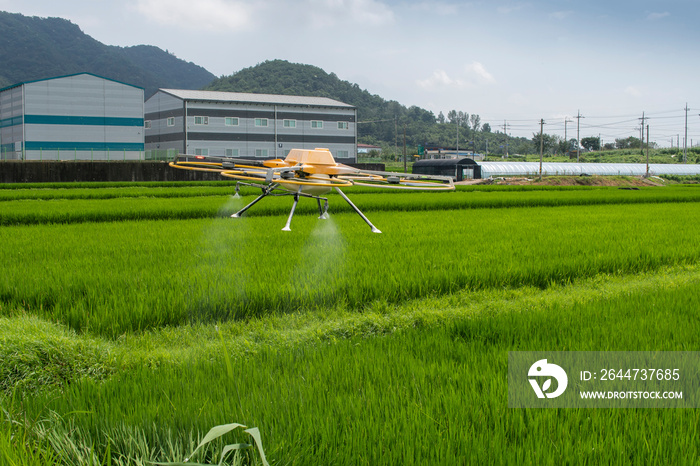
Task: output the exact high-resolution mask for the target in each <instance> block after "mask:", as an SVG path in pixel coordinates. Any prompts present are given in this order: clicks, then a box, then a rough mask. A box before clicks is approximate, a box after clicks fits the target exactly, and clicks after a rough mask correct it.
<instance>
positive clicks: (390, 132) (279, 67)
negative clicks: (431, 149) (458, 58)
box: [206, 60, 435, 145]
mask: <svg viewBox="0 0 700 466" xmlns="http://www.w3.org/2000/svg"><path fill="white" fill-rule="evenodd" d="M206 89H208V90H212V91H229V92H253V93H261V94H283V95H306V96H317V97H328V98H331V99H335V100H339V101H341V102H345V103H347V104H350V105H354V106H355V107H357V110H358V111H357V113H358V121H360V122H369V121H373V122H374V123H362V124H360V125H359V126H358V128H359V130H358V136H359V137H360V139H361V141H362V142H367V143H381V142H385V143H389V142H392V143H393V142H394V140H395V136H396V134H395V133H396V124H395V120H394V119H395V118H397V121H398V122H400V123H401V125H403V122H404V121H405V120H407V119H408V120H410V122H411V126H412V130H417V129H418V127H419V126H424V125H428V126H432V125H434V124H435V115H434V114H433V113H432V112H430V111H428V110H425V109H422V108H419V107H411V108H406V107H405V106H403V105H401V104H399V103H398V102H396V101H387V100H385V99H383V98H381V97H380V96H378V95H374V94H371V93H369V92H368V91H366V90H363V89H360V86H358V85H357V84H353V83H350V82H348V81H343V80H341V79H340V78H338V76H336V75H335V73H327V72H326V71H324V70H322V69H321V68H318V67H316V66H312V65H303V64H297V63H290V62H288V61H285V60H270V61H265V62H263V63H260V64H258V65H256V66H253V67H250V68H245V69H242V70H241V71H239V72H237V73H235V74H233V75H231V76H224V77H221V78H218V79H216V80H214V81H213V82H212V83H211V84H209V86H207V88H206ZM377 120H383V121H377ZM410 134H411V140H410V141H409V144H412V143H414V142H415V144H416V145H417V144H420V143H422V140H420V137H419V136H418V135H415V131H411V132H410ZM414 135H415V137H414ZM413 139H415V141H414V140H413ZM402 144H403V142H402Z"/></svg>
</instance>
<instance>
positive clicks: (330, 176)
mask: <svg viewBox="0 0 700 466" xmlns="http://www.w3.org/2000/svg"><path fill="white" fill-rule="evenodd" d="M170 166H171V167H175V168H182V169H186V170H197V171H208V172H218V173H220V174H221V175H222V176H225V177H228V178H233V179H234V180H236V181H237V183H236V193H238V192H239V189H240V188H239V186H241V185H243V186H252V187H256V188H260V189H261V191H262V193H261V194H260V195H259V196H258V197H257V198H255V199H254V200H253V201H252V202H251V203H250V204H248V205H246V206H245V207H243V208H242V209H241V210H239V211H238V212H236V213H235V214H233V215H231V217H233V218H238V217H240V216H241V215H242V214H243V213H244V212H245V211H247V210H248V209H250V208H251V207H252V206H253V205H255V204H256V203H257V202H259V201H260V200H262V199H263V198H264V197H266V196H294V203H293V204H292V210H291V212H290V213H289V218H288V219H287V223H286V225H285V226H284V228H283V229H282V230H284V231H291V228H290V225H291V223H292V217H293V216H294V211H295V210H296V207H297V204H298V203H299V198H300V197H308V198H311V199H316V201H317V202H318V210H319V212H320V216H319V219H326V218H328V198H325V197H321V195H323V194H327V193H329V192H331V191H332V190H333V189H335V190H336V191H337V192H338V194H340V196H341V197H342V198H343V199H344V200H345V201H346V202H347V203H348V204H350V206H351V207H352V208H353V210H354V211H355V212H357V214H358V215H359V216H360V217H361V218H362V219H363V220H364V221H365V222H366V223H367V225H369V226H370V228H371V229H372V232H373V233H381V231H379V229H378V228H377V227H375V226H374V225H373V224H372V222H370V221H369V219H368V218H367V217H366V216H365V215H364V214H363V213H362V211H361V210H360V209H358V208H357V206H356V205H355V204H353V203H352V201H351V200H350V199H348V197H347V196H346V195H345V193H343V192H342V191H341V190H340V188H342V187H348V186H353V185H357V186H374V187H379V188H387V189H409V190H432V191H447V190H454V183H453V181H452V178H450V177H445V176H426V175H413V174H407V173H392V172H380V171H367V170H361V169H358V168H354V167H350V166H348V165H343V164H340V163H336V162H335V160H334V159H333V155H332V154H331V152H330V151H329V150H328V149H313V150H306V149H292V150H291V151H290V152H289V154H288V155H287V157H286V158H285V159H284V160H282V159H273V160H265V161H259V160H242V159H233V158H228V157H207V156H201V155H197V156H192V155H180V156H179V157H178V159H177V160H176V161H175V162H171V163H170ZM321 201H324V204H323V207H322V206H321Z"/></svg>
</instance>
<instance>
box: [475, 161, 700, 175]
mask: <svg viewBox="0 0 700 466" xmlns="http://www.w3.org/2000/svg"><path fill="white" fill-rule="evenodd" d="M479 165H480V166H481V175H482V177H484V178H488V177H489V176H535V175H538V174H539V172H540V163H539V162H479ZM646 171H647V166H646V164H645V163H554V162H544V163H542V174H543V175H581V174H586V175H626V176H635V175H637V176H638V175H644V174H646ZM649 173H650V174H652V175H700V165H696V164H658V163H652V164H649Z"/></svg>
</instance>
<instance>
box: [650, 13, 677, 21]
mask: <svg viewBox="0 0 700 466" xmlns="http://www.w3.org/2000/svg"><path fill="white" fill-rule="evenodd" d="M667 16H671V13H669V12H668V11H664V12H663V13H650V14H649V16H647V19H648V20H651V21H656V20H658V19H662V18H666V17H667Z"/></svg>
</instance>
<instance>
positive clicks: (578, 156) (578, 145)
mask: <svg viewBox="0 0 700 466" xmlns="http://www.w3.org/2000/svg"><path fill="white" fill-rule="evenodd" d="M577 112H578V114H577V115H576V120H577V121H576V163H579V161H580V160H581V131H580V130H581V118H585V117H584V116H582V115H581V110H577Z"/></svg>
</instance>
